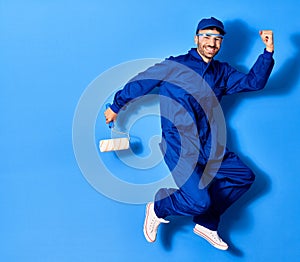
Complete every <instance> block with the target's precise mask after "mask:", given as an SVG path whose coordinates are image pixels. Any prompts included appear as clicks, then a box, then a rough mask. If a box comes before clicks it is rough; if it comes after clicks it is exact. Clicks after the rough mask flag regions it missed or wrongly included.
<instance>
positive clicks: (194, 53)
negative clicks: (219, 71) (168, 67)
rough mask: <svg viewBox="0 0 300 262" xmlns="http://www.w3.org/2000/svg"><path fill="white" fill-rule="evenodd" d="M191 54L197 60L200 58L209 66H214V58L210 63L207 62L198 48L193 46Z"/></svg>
mask: <svg viewBox="0 0 300 262" xmlns="http://www.w3.org/2000/svg"><path fill="white" fill-rule="evenodd" d="M189 54H190V55H191V56H193V57H194V58H196V59H197V60H200V61H199V62H202V63H205V64H206V65H207V68H208V67H209V66H211V67H214V59H212V60H211V61H210V62H209V63H206V62H205V61H204V60H203V58H202V57H201V56H200V55H199V53H198V52H197V48H192V49H191V50H190V51H189Z"/></svg>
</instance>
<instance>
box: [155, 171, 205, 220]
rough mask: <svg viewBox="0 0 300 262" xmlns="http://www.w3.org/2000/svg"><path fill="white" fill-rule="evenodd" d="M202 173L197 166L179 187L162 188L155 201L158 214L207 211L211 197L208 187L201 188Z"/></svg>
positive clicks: (187, 214)
mask: <svg viewBox="0 0 300 262" xmlns="http://www.w3.org/2000/svg"><path fill="white" fill-rule="evenodd" d="M201 175H202V173H201V170H200V169H199V168H196V169H195V170H194V172H193V173H192V174H191V176H190V177H189V178H188V180H187V181H186V182H185V183H184V185H183V186H181V187H180V188H179V189H168V188H162V189H160V190H159V191H158V192H157V194H156V195H155V203H154V204H155V205H154V210H155V213H156V214H157V216H158V217H160V218H165V217H167V216H171V215H179V216H195V215H198V214H201V213H204V212H206V210H207V209H208V208H209V206H210V197H209V194H208V189H207V188H204V189H200V188H199V181H200V178H201Z"/></svg>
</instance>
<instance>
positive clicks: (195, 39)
mask: <svg viewBox="0 0 300 262" xmlns="http://www.w3.org/2000/svg"><path fill="white" fill-rule="evenodd" d="M198 40H199V39H198V36H196V35H195V37H194V42H195V44H196V45H198Z"/></svg>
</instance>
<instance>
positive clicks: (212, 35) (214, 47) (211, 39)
mask: <svg viewBox="0 0 300 262" xmlns="http://www.w3.org/2000/svg"><path fill="white" fill-rule="evenodd" d="M198 34H201V35H200V36H199V35H196V36H195V44H196V45H197V51H198V53H199V54H200V55H201V57H202V58H203V60H204V61H205V62H210V61H211V59H212V58H213V57H214V56H215V55H216V54H217V53H218V52H219V51H220V48H221V44H222V40H223V38H222V36H218V35H220V32H219V31H217V30H216V29H204V30H199V32H198ZM202 34H203V35H202Z"/></svg>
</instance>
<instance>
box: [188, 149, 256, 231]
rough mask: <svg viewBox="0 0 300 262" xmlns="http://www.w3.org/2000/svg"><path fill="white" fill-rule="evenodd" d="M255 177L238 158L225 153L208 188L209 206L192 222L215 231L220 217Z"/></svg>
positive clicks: (232, 154) (230, 153)
mask: <svg viewBox="0 0 300 262" xmlns="http://www.w3.org/2000/svg"><path fill="white" fill-rule="evenodd" d="M254 179H255V175H254V173H253V172H252V171H251V169H250V168H249V167H247V166H246V165H245V164H244V163H243V162H242V161H241V160H240V159H239V157H238V156H237V155H236V154H234V153H232V152H227V153H226V154H225V157H224V160H223V162H222V164H221V167H220V169H219V170H218V172H217V175H216V177H215V178H214V180H213V181H212V182H211V184H210V186H209V191H208V192H209V196H210V198H211V206H210V207H209V209H208V210H207V212H206V213H203V214H199V215H197V216H195V217H194V222H195V223H197V224H200V225H202V226H204V227H207V228H209V229H211V230H217V228H218V225H219V222H220V217H221V215H222V214H223V213H224V212H225V211H226V210H227V209H228V208H229V207H230V206H231V205H232V204H233V203H234V202H236V201H237V200H238V199H239V198H240V197H241V196H242V195H243V194H244V193H246V192H247V191H248V189H249V188H250V187H251V185H252V183H253V182H254Z"/></svg>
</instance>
